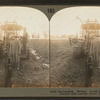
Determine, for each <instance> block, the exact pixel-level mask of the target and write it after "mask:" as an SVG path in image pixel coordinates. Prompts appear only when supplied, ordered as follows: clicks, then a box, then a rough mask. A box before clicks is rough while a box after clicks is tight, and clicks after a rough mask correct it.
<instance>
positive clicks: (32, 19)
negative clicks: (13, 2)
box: [0, 6, 49, 37]
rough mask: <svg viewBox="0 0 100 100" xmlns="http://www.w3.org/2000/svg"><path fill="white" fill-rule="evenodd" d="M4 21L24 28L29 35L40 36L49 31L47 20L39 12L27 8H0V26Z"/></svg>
mask: <svg viewBox="0 0 100 100" xmlns="http://www.w3.org/2000/svg"><path fill="white" fill-rule="evenodd" d="M6 20H8V21H14V20H16V22H17V24H19V25H23V26H24V27H26V29H27V32H28V34H29V35H31V34H32V33H35V34H40V36H41V37H43V33H44V32H48V31H49V21H48V18H47V17H46V16H45V14H43V13H42V12H41V11H39V10H37V9H34V8H29V7H16V6H8V7H7V6H6V7H5V6H4V7H0V25H1V24H3V23H4V22H5V21H6Z"/></svg>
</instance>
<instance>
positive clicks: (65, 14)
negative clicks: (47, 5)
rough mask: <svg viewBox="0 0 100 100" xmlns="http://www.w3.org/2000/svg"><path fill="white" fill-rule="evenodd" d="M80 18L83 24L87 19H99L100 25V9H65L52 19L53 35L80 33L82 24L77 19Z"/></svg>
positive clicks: (91, 7) (88, 7)
mask: <svg viewBox="0 0 100 100" xmlns="http://www.w3.org/2000/svg"><path fill="white" fill-rule="evenodd" d="M77 16H79V17H80V18H81V19H82V20H83V22H85V21H86V20H87V19H89V20H93V21H94V20H95V19H97V20H98V21H99V23H100V7H96V6H94V7H93V6H83V7H70V8H65V9H62V10H60V11H58V12H57V13H55V15H54V16H53V17H52V18H51V21H50V28H51V31H50V32H51V35H62V34H67V35H68V34H76V33H79V32H80V26H81V22H80V21H79V20H77V19H76V17H77Z"/></svg>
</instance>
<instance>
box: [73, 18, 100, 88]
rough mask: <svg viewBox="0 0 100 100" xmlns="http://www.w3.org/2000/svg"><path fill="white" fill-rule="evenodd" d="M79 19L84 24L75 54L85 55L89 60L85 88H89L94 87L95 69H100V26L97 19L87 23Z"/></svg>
mask: <svg viewBox="0 0 100 100" xmlns="http://www.w3.org/2000/svg"><path fill="white" fill-rule="evenodd" d="M77 19H78V20H80V21H81V23H82V24H81V34H80V37H79V38H77V41H78V42H77V47H75V51H74V53H75V52H78V54H84V55H85V56H86V58H87V63H86V69H87V75H86V84H85V86H86V87H89V86H92V82H91V77H92V73H93V69H94V67H96V66H97V67H99V63H100V60H99V59H100V33H99V30H100V24H99V22H98V21H97V20H96V19H95V20H94V21H90V20H89V19H88V20H87V21H86V22H83V21H82V20H81V19H80V18H79V17H77ZM78 44H80V45H78ZM80 52H81V53H80ZM76 54H77V53H76ZM82 56H83V55H82Z"/></svg>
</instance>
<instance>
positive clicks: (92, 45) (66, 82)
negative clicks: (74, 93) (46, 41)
mask: <svg viewBox="0 0 100 100" xmlns="http://www.w3.org/2000/svg"><path fill="white" fill-rule="evenodd" d="M99 13H100V7H96V6H78V7H69V8H64V9H61V10H59V11H58V12H56V13H55V14H54V15H53V17H52V18H51V20H50V87H55V88H56V87H57V88H69V87H72V88H74V87H76V88H79V87H80V88H81V87H100V14H99Z"/></svg>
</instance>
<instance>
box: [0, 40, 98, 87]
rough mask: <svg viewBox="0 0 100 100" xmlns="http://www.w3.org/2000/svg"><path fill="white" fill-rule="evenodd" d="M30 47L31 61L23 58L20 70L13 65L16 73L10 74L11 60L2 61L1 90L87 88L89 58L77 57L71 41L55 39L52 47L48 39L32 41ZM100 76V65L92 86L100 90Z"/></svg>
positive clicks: (52, 41)
mask: <svg viewBox="0 0 100 100" xmlns="http://www.w3.org/2000/svg"><path fill="white" fill-rule="evenodd" d="M49 47H50V48H49ZM28 48H29V59H22V60H21V66H20V68H19V69H17V67H16V65H15V66H13V68H12V73H10V72H9V73H8V74H7V72H6V71H7V66H5V65H6V63H5V62H6V60H7V59H6V58H3V59H1V58H0V87H12V88H16V87H33V88H34V87H49V86H50V87H56V88H57V87H85V84H86V77H87V76H86V75H87V74H86V72H87V71H86V67H87V66H86V61H87V58H86V56H82V55H81V56H77V57H76V56H75V55H77V53H76V52H75V49H74V48H75V45H70V43H69V40H68V39H65V40H51V41H50V45H49V40H46V39H31V40H30V41H29V43H28ZM49 61H50V62H49ZM99 76H100V66H98V67H94V68H93V73H92V77H91V82H92V87H100V78H99ZM88 81H90V80H88ZM5 83H6V84H7V85H8V86H5Z"/></svg>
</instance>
